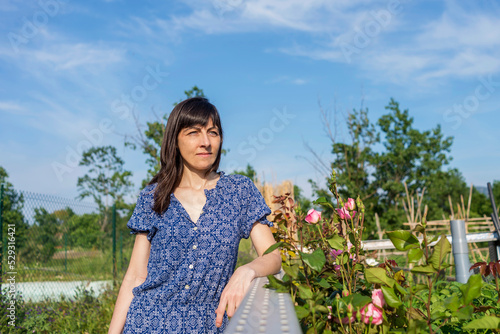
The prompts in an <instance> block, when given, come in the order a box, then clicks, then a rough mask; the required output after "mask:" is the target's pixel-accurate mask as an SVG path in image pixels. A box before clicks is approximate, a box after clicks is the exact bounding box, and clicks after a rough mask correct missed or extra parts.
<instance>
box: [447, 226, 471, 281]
mask: <svg viewBox="0 0 500 334" xmlns="http://www.w3.org/2000/svg"><path fill="white" fill-rule="evenodd" d="M450 225H451V237H452V248H453V257H454V259H455V277H456V280H457V282H459V283H467V281H468V280H469V277H470V273H469V268H470V261H469V247H468V245H467V234H466V233H465V221H463V220H452V221H450Z"/></svg>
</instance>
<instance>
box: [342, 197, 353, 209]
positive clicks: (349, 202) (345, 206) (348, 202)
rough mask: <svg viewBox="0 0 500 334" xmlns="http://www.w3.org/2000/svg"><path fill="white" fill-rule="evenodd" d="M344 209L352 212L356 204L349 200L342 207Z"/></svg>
mask: <svg viewBox="0 0 500 334" xmlns="http://www.w3.org/2000/svg"><path fill="white" fill-rule="evenodd" d="M344 208H346V209H347V210H349V211H352V210H354V209H355V208H356V202H355V201H354V199H352V198H349V199H348V200H347V203H346V204H345V205H344Z"/></svg>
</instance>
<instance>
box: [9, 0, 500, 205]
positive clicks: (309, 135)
mask: <svg viewBox="0 0 500 334" xmlns="http://www.w3.org/2000/svg"><path fill="white" fill-rule="evenodd" d="M499 17H500V5H499V4H498V2H495V1H474V2H453V1H406V0H405V1H403V0H400V1H398V0H391V1H363V0H341V1H332V0H312V1H302V0H301V1H299V0H280V1H277V0H268V1H265V0H248V1H247V0H214V1H197V0H193V1H119V0H117V1H99V0H93V1H78V2H77V1H69V0H64V1H63V0H40V1H29V2H28V1H11V0H4V1H2V2H0V75H1V81H0V115H1V116H0V117H1V118H0V152H1V153H0V165H1V166H3V167H4V168H5V169H6V170H7V172H8V173H9V175H10V181H11V182H12V183H13V184H14V185H15V187H16V188H18V189H23V190H29V191H34V192H42V193H49V194H57V195H61V196H75V195H76V194H77V193H76V181H77V178H78V177H80V176H83V175H84V173H85V170H84V169H82V168H80V167H78V166H76V163H77V161H78V159H79V156H80V154H81V152H82V150H84V149H86V148H87V146H88V144H89V143H93V144H95V145H115V146H116V147H117V148H118V152H119V155H120V156H122V157H123V158H124V160H125V161H126V168H127V169H129V170H132V171H133V173H134V182H135V184H136V188H137V189H136V190H138V187H139V185H140V180H142V179H143V178H144V177H145V175H146V169H147V168H146V165H145V156H143V155H142V154H141V153H140V152H137V151H132V150H130V149H128V148H125V147H124V145H123V141H124V140H123V135H124V134H129V135H130V134H136V133H137V129H136V121H135V118H137V119H138V122H139V124H144V123H145V122H146V121H149V120H155V119H156V117H161V115H163V114H164V113H167V112H169V111H170V110H171V109H172V103H174V102H176V101H179V100H180V99H181V98H182V97H183V91H184V90H187V89H190V88H191V87H192V86H193V85H198V86H199V87H201V88H202V89H203V90H204V92H205V94H206V95H207V96H208V97H209V99H210V100H211V101H212V102H213V103H214V104H215V105H216V106H217V107H218V109H219V111H220V113H221V117H222V122H223V127H224V131H225V140H224V142H225V143H224V145H225V148H226V149H229V153H228V154H227V156H225V157H224V158H223V162H222V164H221V167H222V169H223V170H225V171H228V172H229V171H231V170H233V169H234V168H240V169H242V168H244V167H245V166H246V164H247V163H250V164H252V165H253V166H254V167H255V169H256V170H257V171H258V172H259V175H260V176H261V178H263V179H265V180H266V181H270V182H280V181H281V180H285V179H289V180H292V181H293V182H295V183H297V184H298V185H299V186H301V187H303V188H305V190H306V194H308V193H310V190H309V185H308V183H307V180H308V179H313V180H316V181H318V182H320V183H321V184H322V183H323V178H324V176H325V175H323V174H322V173H321V172H319V171H317V170H315V168H313V167H312V166H311V164H310V160H312V159H313V157H312V154H311V153H310V152H309V151H308V150H307V149H306V148H305V144H306V143H307V145H309V146H310V147H312V148H313V149H314V150H315V152H316V153H317V154H318V156H319V157H320V158H321V159H322V160H323V161H324V162H325V163H328V162H329V161H331V159H332V157H331V154H330V147H331V140H330V139H329V137H328V136H327V134H326V132H325V130H324V126H323V123H322V120H321V113H320V105H321V106H322V108H323V110H325V112H326V113H329V114H330V117H331V121H332V122H331V126H332V130H333V136H334V139H335V140H337V141H348V138H347V136H346V135H347V133H346V131H345V127H343V122H344V117H345V115H346V113H347V112H348V111H349V110H352V109H353V108H359V106H360V105H361V103H363V105H364V106H366V107H368V109H369V115H370V118H371V119H372V121H376V119H378V117H380V116H381V115H383V114H384V113H385V109H384V106H386V105H387V103H388V102H389V100H390V98H391V97H392V98H394V99H396V100H397V101H398V102H399V103H400V105H401V107H402V108H404V109H406V108H407V109H409V111H410V114H411V115H412V116H413V117H414V119H415V126H416V127H417V128H418V129H421V130H426V129H431V128H434V127H435V126H436V125H437V124H441V126H442V129H443V132H444V134H445V135H446V136H453V137H454V144H453V147H452V151H451V155H452V157H453V161H452V163H451V165H450V166H451V167H457V168H459V169H460V171H461V172H462V173H463V175H464V177H465V179H466V181H467V182H468V183H474V184H475V185H486V182H488V181H493V180H495V179H497V180H498V179H500V175H499V172H498V167H497V166H499V165H500V149H499V143H500V131H499V130H498V127H499V126H500V112H499V108H500V103H499V102H500V35H499V34H498V32H499V31H500V19H499Z"/></svg>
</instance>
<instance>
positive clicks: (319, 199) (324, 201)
mask: <svg viewBox="0 0 500 334" xmlns="http://www.w3.org/2000/svg"><path fill="white" fill-rule="evenodd" d="M322 203H329V202H328V201H327V200H326V198H325V197H320V198H318V199H317V200H315V201H314V202H313V204H322Z"/></svg>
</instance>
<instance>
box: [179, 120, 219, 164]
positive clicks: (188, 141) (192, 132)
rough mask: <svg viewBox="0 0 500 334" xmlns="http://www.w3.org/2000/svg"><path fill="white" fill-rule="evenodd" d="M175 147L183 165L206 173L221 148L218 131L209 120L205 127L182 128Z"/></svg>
mask: <svg viewBox="0 0 500 334" xmlns="http://www.w3.org/2000/svg"><path fill="white" fill-rule="evenodd" d="M177 145H178V147H179V152H180V153H181V156H182V159H183V160H184V165H186V166H187V167H189V168H192V169H195V170H199V171H206V170H207V169H209V168H210V167H212V165H213V164H214V162H215V159H216V158H217V154H218V153H219V149H220V146H221V138H220V132H219V129H218V128H217V127H216V126H214V125H213V122H212V120H211V119H210V120H209V121H208V123H207V125H206V126H201V125H195V126H192V127H189V128H184V129H182V130H181V131H180V132H179V135H178V136H177Z"/></svg>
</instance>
